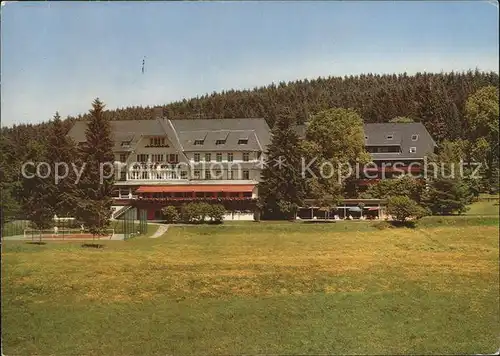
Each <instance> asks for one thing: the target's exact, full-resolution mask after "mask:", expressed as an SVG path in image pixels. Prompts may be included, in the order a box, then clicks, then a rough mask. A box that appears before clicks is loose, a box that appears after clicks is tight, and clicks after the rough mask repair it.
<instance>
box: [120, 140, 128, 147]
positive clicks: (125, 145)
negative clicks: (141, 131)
mask: <svg viewBox="0 0 500 356" xmlns="http://www.w3.org/2000/svg"><path fill="white" fill-rule="evenodd" d="M121 146H122V147H130V141H122V143H121Z"/></svg>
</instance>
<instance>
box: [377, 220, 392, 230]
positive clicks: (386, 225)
mask: <svg viewBox="0 0 500 356" xmlns="http://www.w3.org/2000/svg"><path fill="white" fill-rule="evenodd" d="M372 226H373V227H374V228H376V229H379V230H385V229H390V228H392V227H393V226H392V225H391V224H390V223H389V222H387V221H377V222H375V223H373V224H372Z"/></svg>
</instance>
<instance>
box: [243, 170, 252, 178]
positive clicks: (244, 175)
mask: <svg viewBox="0 0 500 356" xmlns="http://www.w3.org/2000/svg"><path fill="white" fill-rule="evenodd" d="M243 179H246V180H248V179H250V172H249V171H243Z"/></svg>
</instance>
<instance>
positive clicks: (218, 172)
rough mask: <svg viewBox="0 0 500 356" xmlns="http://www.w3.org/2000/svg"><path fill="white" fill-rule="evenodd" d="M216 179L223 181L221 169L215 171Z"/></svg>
mask: <svg viewBox="0 0 500 356" xmlns="http://www.w3.org/2000/svg"><path fill="white" fill-rule="evenodd" d="M214 178H215V179H222V171H221V170H220V169H217V170H215V177H214Z"/></svg>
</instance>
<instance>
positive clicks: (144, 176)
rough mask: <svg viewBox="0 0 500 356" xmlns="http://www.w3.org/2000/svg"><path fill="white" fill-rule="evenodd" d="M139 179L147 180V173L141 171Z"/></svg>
mask: <svg viewBox="0 0 500 356" xmlns="http://www.w3.org/2000/svg"><path fill="white" fill-rule="evenodd" d="M141 179H148V171H142V174H141Z"/></svg>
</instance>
